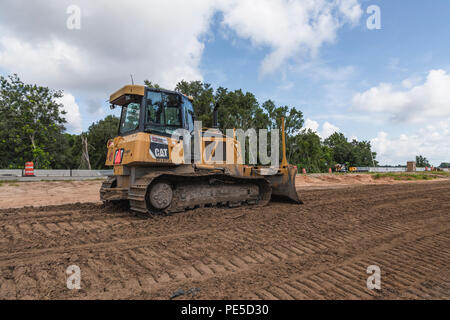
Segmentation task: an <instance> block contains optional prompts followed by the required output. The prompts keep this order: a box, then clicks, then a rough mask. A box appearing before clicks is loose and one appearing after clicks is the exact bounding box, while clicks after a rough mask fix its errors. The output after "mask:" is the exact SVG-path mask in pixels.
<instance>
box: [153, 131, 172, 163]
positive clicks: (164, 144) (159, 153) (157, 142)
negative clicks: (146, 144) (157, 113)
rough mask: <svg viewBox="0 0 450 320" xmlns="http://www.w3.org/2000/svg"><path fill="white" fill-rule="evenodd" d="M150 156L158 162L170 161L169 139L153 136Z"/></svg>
mask: <svg viewBox="0 0 450 320" xmlns="http://www.w3.org/2000/svg"><path fill="white" fill-rule="evenodd" d="M150 155H151V156H152V158H154V159H156V160H160V159H165V160H168V159H169V142H168V140H167V138H162V137H155V136H151V138H150Z"/></svg>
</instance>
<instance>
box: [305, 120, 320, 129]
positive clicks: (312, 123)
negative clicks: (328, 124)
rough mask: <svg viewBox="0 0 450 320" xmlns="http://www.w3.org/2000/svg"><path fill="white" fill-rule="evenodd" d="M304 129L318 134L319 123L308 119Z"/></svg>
mask: <svg viewBox="0 0 450 320" xmlns="http://www.w3.org/2000/svg"><path fill="white" fill-rule="evenodd" d="M303 128H305V129H310V130H311V131H314V132H317V129H319V123H318V122H317V121H314V120H311V119H306V120H305V124H304V125H303Z"/></svg>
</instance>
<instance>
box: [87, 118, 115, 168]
mask: <svg viewBox="0 0 450 320" xmlns="http://www.w3.org/2000/svg"><path fill="white" fill-rule="evenodd" d="M118 128H119V118H117V117H115V116H112V115H110V116H107V117H106V118H105V119H103V120H100V121H98V122H96V123H93V124H92V125H91V126H90V127H89V129H88V131H87V134H86V138H87V143H88V151H89V161H90V164H91V167H92V169H104V168H105V162H106V154H107V152H108V147H107V143H108V140H109V139H113V138H114V137H116V136H117V134H118Z"/></svg>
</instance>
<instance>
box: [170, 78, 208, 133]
mask: <svg viewBox="0 0 450 320" xmlns="http://www.w3.org/2000/svg"><path fill="white" fill-rule="evenodd" d="M175 91H178V92H180V93H183V94H185V95H187V96H192V97H193V98H194V102H193V106H194V112H195V118H196V120H198V121H202V123H203V126H204V127H211V126H212V124H213V123H212V122H213V121H212V120H213V117H212V112H213V109H214V104H215V99H214V89H213V88H212V87H211V85H210V84H209V83H202V82H201V81H191V82H187V81H184V80H183V81H180V82H179V83H178V84H177V85H176V87H175Z"/></svg>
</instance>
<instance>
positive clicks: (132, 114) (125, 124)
mask: <svg viewBox="0 0 450 320" xmlns="http://www.w3.org/2000/svg"><path fill="white" fill-rule="evenodd" d="M140 110H141V104H140V103H136V102H131V103H129V104H128V105H125V106H123V108H122V116H121V119H120V134H126V133H129V132H132V131H135V130H137V129H138V127H139V113H140Z"/></svg>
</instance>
